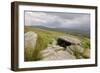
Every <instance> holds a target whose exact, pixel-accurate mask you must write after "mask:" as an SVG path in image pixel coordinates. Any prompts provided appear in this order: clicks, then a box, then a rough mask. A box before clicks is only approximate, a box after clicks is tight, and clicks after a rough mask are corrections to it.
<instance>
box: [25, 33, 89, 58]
mask: <svg viewBox="0 0 100 73" xmlns="http://www.w3.org/2000/svg"><path fill="white" fill-rule="evenodd" d="M37 37H38V36H37V34H36V33H34V32H27V33H26V34H25V48H26V49H29V48H30V50H27V51H26V52H28V51H29V53H31V54H30V55H32V54H33V53H32V52H33V51H34V50H32V48H33V49H34V47H35V45H36V40H37ZM59 37H60V38H61V39H63V40H64V41H65V42H64V45H66V41H67V42H70V43H71V44H70V45H69V46H67V45H66V48H65V47H63V46H61V45H58V44H57V42H58V41H57V40H55V39H53V42H52V43H50V44H48V46H47V48H44V49H43V50H41V51H40V52H39V55H41V57H42V59H41V60H64V59H81V58H89V57H90V49H89V48H87V49H84V48H83V47H81V46H80V40H79V39H77V38H73V37H67V36H66V37H65V36H59ZM62 43H63V42H62Z"/></svg>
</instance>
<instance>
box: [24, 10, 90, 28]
mask: <svg viewBox="0 0 100 73" xmlns="http://www.w3.org/2000/svg"><path fill="white" fill-rule="evenodd" d="M25 26H45V27H49V28H83V29H90V14H82V13H54V12H28V11H27V12H25Z"/></svg>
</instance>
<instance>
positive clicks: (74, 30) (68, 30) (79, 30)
mask: <svg viewBox="0 0 100 73" xmlns="http://www.w3.org/2000/svg"><path fill="white" fill-rule="evenodd" d="M30 27H33V28H41V29H45V30H50V31H59V32H65V33H70V34H74V35H80V36H86V37H90V30H89V29H82V28H49V27H46V26H30Z"/></svg>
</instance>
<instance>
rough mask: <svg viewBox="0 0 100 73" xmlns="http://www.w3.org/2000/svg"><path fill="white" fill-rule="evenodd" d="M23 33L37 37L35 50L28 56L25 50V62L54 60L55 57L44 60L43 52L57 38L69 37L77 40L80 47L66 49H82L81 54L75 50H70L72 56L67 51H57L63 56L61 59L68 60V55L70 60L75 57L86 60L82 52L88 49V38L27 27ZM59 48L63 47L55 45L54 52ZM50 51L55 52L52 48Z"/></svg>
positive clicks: (28, 53)
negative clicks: (31, 33) (33, 34)
mask: <svg viewBox="0 0 100 73" xmlns="http://www.w3.org/2000/svg"><path fill="white" fill-rule="evenodd" d="M24 31H25V32H24V33H27V32H30V31H31V32H35V33H36V34H37V35H38V38H37V41H36V46H35V47H34V49H35V50H34V51H32V50H31V52H32V54H30V52H28V50H29V48H25V53H24V56H25V61H38V60H45V59H46V60H49V59H50V58H53V59H54V57H55V56H54V55H53V56H50V58H49V59H48V57H46V58H44V57H43V51H46V50H47V49H48V47H50V46H51V44H52V43H54V42H56V40H57V38H58V37H59V36H66V37H71V38H74V39H78V40H79V41H80V45H76V46H73V45H72V46H69V47H67V48H71V47H74V48H76V47H77V48H79V47H80V48H79V49H81V48H82V49H83V52H82V53H80V52H78V50H77V48H76V49H74V50H73V48H72V52H73V53H74V54H73V55H72V56H71V55H70V54H69V52H70V51H69V52H68V49H67V50H66V51H64V50H61V51H59V52H60V54H61V53H62V54H63V55H62V54H61V55H60V56H61V57H62V56H64V58H65V59H66V58H68V55H69V57H70V58H71V57H72V58H73V57H75V59H79V58H88V57H87V56H86V55H84V52H85V51H86V49H90V43H89V38H87V37H85V36H81V35H80V36H76V35H75V33H74V34H72V33H71V34H70V33H69V32H68V33H67V32H60V31H54V30H50V29H49V30H47V29H44V28H38V27H37V28H36V27H35V28H34V27H28V26H25V28H24ZM55 45H56V44H54V46H55ZM57 47H58V48H57ZM50 48H51V47H50ZM60 48H63V47H61V46H58V45H56V49H55V50H57V49H60ZM50 50H51V51H55V50H54V49H53V48H51V49H50ZM47 51H48V50H47ZM41 52H42V53H41ZM51 53H52V52H51ZM51 53H50V54H51ZM64 53H65V54H64ZM87 53H88V52H87ZM56 56H59V54H58V52H57V53H56ZM60 56H59V57H60ZM80 56H81V57H80ZM70 58H69V59H70ZM50 60H51V59H50Z"/></svg>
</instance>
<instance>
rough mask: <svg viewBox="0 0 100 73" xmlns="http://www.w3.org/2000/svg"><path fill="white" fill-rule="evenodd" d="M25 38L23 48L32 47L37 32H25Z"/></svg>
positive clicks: (34, 43)
mask: <svg viewBox="0 0 100 73" xmlns="http://www.w3.org/2000/svg"><path fill="white" fill-rule="evenodd" d="M24 38H25V48H31V49H34V47H35V45H36V41H37V34H36V33H35V32H32V31H30V32H27V33H25V35H24Z"/></svg>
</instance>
